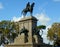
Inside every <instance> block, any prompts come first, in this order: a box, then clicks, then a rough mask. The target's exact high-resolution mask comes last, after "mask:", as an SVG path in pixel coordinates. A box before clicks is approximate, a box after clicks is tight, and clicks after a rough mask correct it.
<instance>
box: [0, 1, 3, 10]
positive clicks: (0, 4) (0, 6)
mask: <svg viewBox="0 0 60 47" xmlns="http://www.w3.org/2000/svg"><path fill="white" fill-rule="evenodd" d="M1 9H3V4H2V3H1V2H0V10H1Z"/></svg>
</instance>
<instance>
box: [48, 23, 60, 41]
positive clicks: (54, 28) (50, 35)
mask: <svg viewBox="0 0 60 47" xmlns="http://www.w3.org/2000/svg"><path fill="white" fill-rule="evenodd" d="M55 32H56V33H57V37H58V39H60V23H53V25H52V27H51V28H49V29H48V34H47V37H48V39H49V40H54V35H55Z"/></svg>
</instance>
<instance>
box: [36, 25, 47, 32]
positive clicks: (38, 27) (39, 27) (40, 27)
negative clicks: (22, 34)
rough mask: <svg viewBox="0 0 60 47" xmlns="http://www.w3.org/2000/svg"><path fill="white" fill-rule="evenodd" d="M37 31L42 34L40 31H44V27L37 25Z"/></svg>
mask: <svg viewBox="0 0 60 47" xmlns="http://www.w3.org/2000/svg"><path fill="white" fill-rule="evenodd" d="M37 29H38V31H42V33H43V30H42V29H46V26H45V25H39V26H37Z"/></svg>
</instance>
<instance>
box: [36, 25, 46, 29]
mask: <svg viewBox="0 0 60 47" xmlns="http://www.w3.org/2000/svg"><path fill="white" fill-rule="evenodd" d="M37 29H46V26H45V25H39V26H37Z"/></svg>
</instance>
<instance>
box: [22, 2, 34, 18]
mask: <svg viewBox="0 0 60 47" xmlns="http://www.w3.org/2000/svg"><path fill="white" fill-rule="evenodd" d="M34 4H35V3H34V2H33V3H32V4H31V5H30V2H28V3H27V5H26V8H25V9H23V10H22V14H23V16H24V17H25V16H26V14H27V12H30V15H31V16H32V13H33V7H34Z"/></svg>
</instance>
